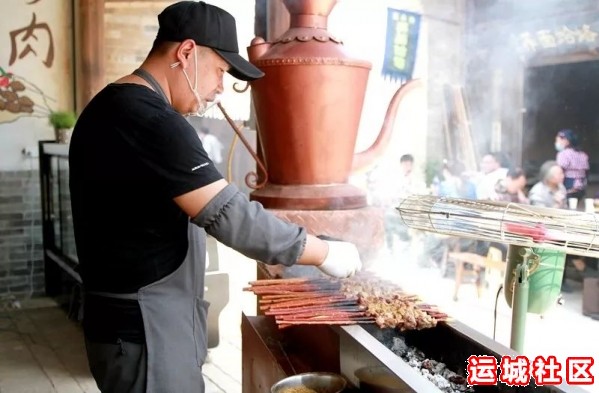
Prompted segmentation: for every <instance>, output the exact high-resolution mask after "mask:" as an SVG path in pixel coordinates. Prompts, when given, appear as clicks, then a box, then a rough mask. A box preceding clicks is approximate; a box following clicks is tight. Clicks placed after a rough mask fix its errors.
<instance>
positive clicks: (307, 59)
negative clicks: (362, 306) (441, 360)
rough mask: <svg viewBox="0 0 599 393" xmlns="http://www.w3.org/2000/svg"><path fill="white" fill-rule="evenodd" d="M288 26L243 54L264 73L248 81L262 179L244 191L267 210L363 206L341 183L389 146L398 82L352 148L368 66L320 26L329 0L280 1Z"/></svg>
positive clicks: (255, 41) (403, 89)
mask: <svg viewBox="0 0 599 393" xmlns="http://www.w3.org/2000/svg"><path fill="white" fill-rule="evenodd" d="M283 2H284V4H285V6H286V7H287V9H288V10H289V13H290V28H289V29H288V30H287V31H286V32H285V33H284V34H283V35H282V36H280V37H279V38H278V39H277V40H276V41H274V42H265V40H264V39H262V38H260V37H256V38H254V39H253V40H252V43H251V46H250V47H249V48H248V55H249V60H250V62H252V63H253V64H254V65H256V66H257V67H258V68H260V69H261V70H262V71H264V73H265V76H264V77H263V78H261V79H259V80H256V81H254V82H252V83H251V88H252V98H253V102H254V105H255V110H256V117H257V124H258V129H259V136H260V141H261V145H260V147H261V148H262V155H263V158H264V160H265V164H266V168H267V174H268V181H267V183H266V185H265V186H264V187H262V188H260V189H258V190H256V191H254V192H252V193H251V195H250V197H251V198H252V199H254V200H258V201H260V202H262V203H263V204H264V205H265V206H266V207H268V208H278V209H308V210H315V209H316V210H330V209H353V208H360V207H364V206H366V204H367V202H366V195H365V193H364V191H362V190H361V189H359V188H357V187H354V186H351V185H349V184H347V181H348V178H349V176H350V173H351V172H352V171H353V170H358V169H362V168H364V167H366V166H368V165H370V164H372V163H373V161H374V160H375V159H376V158H377V157H378V156H380V155H381V154H382V153H383V151H384V149H385V147H386V145H387V144H388V142H389V140H390V137H391V132H392V128H393V124H394V120H395V116H396V112H397V107H398V104H399V102H400V101H401V99H402V98H403V97H404V96H405V93H406V92H407V91H408V90H411V89H412V88H413V87H415V85H417V84H418V82H417V81H412V82H408V83H407V84H404V85H403V86H402V87H401V88H400V89H399V90H398V91H397V93H396V94H395V95H394V97H393V98H392V100H391V103H390V104H389V108H388V109H387V114H386V116H385V119H384V122H383V126H382V128H381V131H380V133H379V135H378V137H377V139H376V140H375V142H374V144H373V145H372V146H371V147H370V148H368V149H367V150H365V151H363V152H360V153H357V154H354V149H355V144H356V137H357V133H358V127H359V124H360V116H361V112H362V106H363V103H364V96H365V92H366V84H367V81H368V74H369V72H370V69H371V64H370V63H369V62H367V61H364V60H359V59H352V58H350V57H349V56H348V55H347V54H346V53H345V50H344V46H343V44H342V43H341V41H339V40H338V39H336V38H335V37H333V36H332V35H331V34H329V32H328V31H327V18H328V15H329V14H330V12H331V11H332V9H333V7H334V6H335V4H336V0H283Z"/></svg>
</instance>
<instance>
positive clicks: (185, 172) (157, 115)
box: [69, 84, 222, 338]
mask: <svg viewBox="0 0 599 393" xmlns="http://www.w3.org/2000/svg"><path fill="white" fill-rule="evenodd" d="M69 169H70V190H71V204H72V210H73V224H74V229H75V242H76V246H77V256H78V258H79V263H80V268H81V277H82V280H83V284H84V287H85V289H86V290H87V291H100V292H112V293H133V292H136V291H137V290H138V289H139V288H141V287H143V286H145V285H147V284H150V283H152V282H154V281H157V280H159V279H161V278H163V277H165V276H167V275H168V274H170V273H172V272H173V271H174V270H176V269H177V268H178V267H179V266H180V264H181V263H182V261H183V259H184V258H185V254H186V252H187V225H188V221H189V218H188V217H187V216H186V214H185V213H184V212H183V211H182V210H181V209H180V208H179V207H178V206H177V205H176V204H175V202H174V201H173V198H174V197H176V196H179V195H182V194H185V193H187V192H189V191H192V190H195V189H197V188H200V187H202V186H205V185H208V184H210V183H213V182H215V181H217V180H220V179H222V175H221V174H220V173H219V172H218V170H217V169H216V168H215V166H214V164H213V163H212V162H211V161H210V159H209V158H208V155H207V154H206V152H205V151H204V149H203V147H202V144H201V141H200V139H199V137H198V136H197V134H196V132H195V130H194V128H193V127H192V126H191V125H190V124H189V123H188V122H187V120H185V118H184V117H183V116H181V115H180V114H178V113H177V112H175V111H174V110H173V109H172V108H171V107H170V105H169V104H168V103H166V102H165V101H164V100H163V99H162V98H161V97H160V96H159V95H158V94H157V93H156V92H154V91H153V90H151V89H149V88H148V87H145V86H141V85H136V84H111V85H108V86H107V87H105V88H104V89H103V90H102V91H101V92H100V93H98V95H96V96H95V97H94V98H93V99H92V101H91V102H90V103H89V104H88V105H87V107H86V108H85V109H84V110H83V112H82V113H81V116H80V117H79V119H78V121H77V124H76V126H75V129H74V132H73V136H72V139H71V145H70V151H69ZM112 303H118V302H112ZM123 304H124V309H126V310H124V314H127V315H129V314H130V313H134V314H137V312H138V311H136V310H138V308H137V305H135V307H134V309H133V310H132V309H130V307H129V306H131V305H127V304H126V302H124V303H123ZM100 308H106V307H104V306H103V307H97V308H95V309H90V307H87V306H86V309H89V310H90V312H92V313H93V312H94V311H98V309H100ZM86 312H87V310H86ZM106 312H107V313H109V314H110V313H111V310H110V309H109V310H107V311H106ZM92 317H93V318H94V319H96V318H98V317H100V315H95V316H90V318H92ZM114 317H115V318H117V319H118V313H116V314H114ZM136 318H137V315H136V316H135V318H128V317H126V316H125V317H124V318H122V320H136ZM85 325H86V324H85V322H84V327H85ZM117 325H118V321H117ZM125 325H126V326H122V328H123V329H124V330H126V331H129V330H131V322H127V323H125ZM109 330H110V329H109ZM112 330H114V329H112ZM116 330H119V329H118V327H117V328H116ZM117 333H118V332H117ZM121 338H122V337H121Z"/></svg>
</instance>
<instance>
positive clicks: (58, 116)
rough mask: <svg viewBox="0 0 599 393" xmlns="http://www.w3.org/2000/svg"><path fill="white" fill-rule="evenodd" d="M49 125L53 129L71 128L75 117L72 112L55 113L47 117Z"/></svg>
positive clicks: (75, 119)
mask: <svg viewBox="0 0 599 393" xmlns="http://www.w3.org/2000/svg"><path fill="white" fill-rule="evenodd" d="M49 120H50V124H51V125H52V126H53V127H54V128H55V129H61V128H66V129H68V128H73V127H74V126H75V122H76V121H77V116H76V115H75V113H74V112H69V111H57V112H52V113H50V116H49Z"/></svg>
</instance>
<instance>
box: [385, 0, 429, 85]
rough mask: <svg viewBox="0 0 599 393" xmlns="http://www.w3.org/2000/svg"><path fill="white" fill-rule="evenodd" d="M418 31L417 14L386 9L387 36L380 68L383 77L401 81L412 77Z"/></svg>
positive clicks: (418, 21)
mask: <svg viewBox="0 0 599 393" xmlns="http://www.w3.org/2000/svg"><path fill="white" fill-rule="evenodd" d="M419 32H420V15H419V14H416V13H414V12H409V11H401V10H396V9H393V8H388V9H387V37H386V42H385V61H384V62H383V70H382V73H383V76H384V77H390V78H391V79H393V80H400V81H401V82H402V83H403V82H406V81H408V80H410V79H412V73H413V72H414V63H415V62H416V49H417V47H418V34H419Z"/></svg>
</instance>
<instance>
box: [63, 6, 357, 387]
mask: <svg viewBox="0 0 599 393" xmlns="http://www.w3.org/2000/svg"><path fill="white" fill-rule="evenodd" d="M158 22H159V29H158V34H157V37H156V40H155V43H154V45H153V47H152V49H151V51H150V53H149V54H148V56H147V58H146V59H145V61H144V62H143V63H142V64H141V66H140V67H139V69H137V70H135V71H134V72H133V73H132V74H131V75H127V76H124V77H123V78H121V79H119V80H118V81H116V82H114V83H111V84H109V85H108V86H106V87H105V88H104V89H103V90H102V91H100V92H99V93H98V94H97V95H96V96H95V97H94V98H93V99H92V100H91V101H90V103H89V104H88V105H87V106H86V108H85V109H84V110H83V112H82V113H81V114H80V116H79V119H78V121H77V124H76V126H75V129H74V132H73V136H72V139H71V144H70V151H69V165H70V166H69V167H70V176H69V178H70V190H71V205H72V213H73V223H74V232H75V242H76V246H77V257H78V259H79V266H80V272H81V278H82V281H83V287H84V292H85V302H84V318H83V330H84V335H85V339H86V348H87V355H88V362H89V366H90V369H91V371H92V374H93V376H94V378H95V380H96V383H97V384H98V387H99V388H100V390H101V391H102V392H105V393H106V392H110V393H120V392H128V393H138V392H149V393H151V392H177V393H186V392H203V391H204V383H203V378H202V364H203V363H204V360H205V358H206V353H207V348H206V315H207V312H208V304H207V303H206V302H205V301H204V300H203V291H204V273H205V259H204V258H205V255H206V252H205V238H206V233H208V234H210V235H211V236H213V237H214V238H216V239H217V240H219V241H220V242H222V243H224V244H225V245H227V246H230V247H231V248H233V249H235V250H237V251H239V252H241V253H242V254H244V255H246V256H248V257H250V258H252V259H255V260H257V261H261V262H263V263H267V264H283V265H287V266H290V265H293V264H301V265H313V266H315V267H317V268H318V269H320V271H321V272H322V273H324V274H326V275H330V276H333V277H338V278H344V277H348V276H351V275H352V274H354V273H355V272H356V271H357V270H359V269H360V268H361V261H360V255H359V253H358V250H357V248H356V247H355V245H353V244H351V243H347V242H343V241H330V240H322V239H320V238H318V237H315V236H312V235H310V234H308V233H307V231H306V229H305V228H303V227H301V226H298V225H296V224H292V223H288V222H286V221H283V220H280V219H278V218H277V217H275V216H274V215H273V214H271V213H270V212H268V211H266V210H265V209H264V208H263V207H262V206H261V205H260V204H259V203H256V202H250V201H249V200H248V199H247V197H246V196H245V195H243V194H242V193H240V192H239V191H238V190H237V189H236V188H235V186H234V185H231V184H228V183H227V182H226V181H225V180H224V179H223V176H222V175H221V174H220V173H219V172H218V171H217V170H216V168H215V166H214V163H213V162H212V161H211V160H210V158H209V157H208V155H207V153H206V151H205V150H204V149H203V147H202V144H201V141H200V139H199V138H198V137H197V134H196V131H195V130H194V128H193V127H192V126H191V124H189V122H187V121H186V119H185V117H184V116H185V115H190V114H192V115H197V114H201V113H202V112H203V111H204V110H205V108H206V107H207V105H209V103H211V102H214V100H215V99H216V96H217V94H220V93H221V92H222V91H223V75H224V73H225V72H228V73H230V74H231V75H233V76H234V77H236V78H238V79H241V80H244V81H251V80H255V79H257V78H260V77H262V76H263V73H262V71H260V70H259V69H257V68H256V67H254V66H253V65H252V64H250V63H249V62H247V61H246V60H244V59H243V58H242V57H241V56H240V55H239V49H238V45H237V33H236V27H235V19H234V18H233V17H232V16H231V15H230V14H228V13H227V12H226V11H224V10H222V9H220V8H218V7H215V6H212V5H208V4H206V3H204V2H195V1H181V2H178V3H175V4H172V5H170V6H168V7H167V8H165V9H164V10H163V11H162V13H161V14H160V15H159V16H158ZM192 75H193V78H192Z"/></svg>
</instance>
